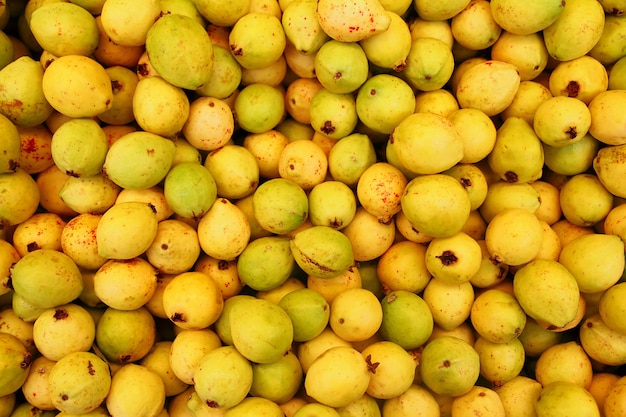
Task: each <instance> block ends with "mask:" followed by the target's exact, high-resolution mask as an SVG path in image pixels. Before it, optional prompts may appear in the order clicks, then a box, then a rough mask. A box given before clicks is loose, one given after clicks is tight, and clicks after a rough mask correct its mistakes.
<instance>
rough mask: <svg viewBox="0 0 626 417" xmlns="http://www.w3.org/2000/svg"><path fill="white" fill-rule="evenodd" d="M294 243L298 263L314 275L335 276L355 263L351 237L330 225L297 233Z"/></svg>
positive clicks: (319, 276) (294, 255)
mask: <svg viewBox="0 0 626 417" xmlns="http://www.w3.org/2000/svg"><path fill="white" fill-rule="evenodd" d="M290 244H291V252H292V254H293V257H294V259H295V260H296V263H297V264H298V266H300V268H302V270H303V271H304V272H305V273H306V274H308V275H311V276H314V277H318V278H333V277H336V276H339V275H340V274H342V273H344V272H346V271H347V270H348V268H350V267H351V266H352V265H353V264H354V255H353V252H352V243H351V242H350V239H348V237H347V236H346V235H344V234H343V233H341V232H340V231H338V230H336V229H333V228H331V227H328V226H313V227H310V228H308V229H305V230H303V231H301V232H299V233H297V234H296V236H295V237H294V238H293V239H292V240H291V241H290Z"/></svg>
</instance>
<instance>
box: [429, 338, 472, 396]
mask: <svg viewBox="0 0 626 417" xmlns="http://www.w3.org/2000/svg"><path fill="white" fill-rule="evenodd" d="M420 375H421V377H422V381H423V382H424V384H425V385H426V386H427V387H428V388H429V389H430V390H432V391H433V392H435V393H437V394H440V395H452V396H459V395H463V394H465V393H467V392H469V391H470V390H471V389H472V387H473V386H474V385H475V384H476V381H477V380H478V377H479V375H480V360H479V356H478V353H477V352H476V351H475V350H474V348H473V347H472V346H471V345H470V344H468V343H467V342H465V341H463V340H462V339H459V338H457V337H453V336H441V337H437V338H435V339H433V340H431V341H430V342H428V343H427V344H426V346H425V347H424V350H423V351H422V357H421V360H420Z"/></svg>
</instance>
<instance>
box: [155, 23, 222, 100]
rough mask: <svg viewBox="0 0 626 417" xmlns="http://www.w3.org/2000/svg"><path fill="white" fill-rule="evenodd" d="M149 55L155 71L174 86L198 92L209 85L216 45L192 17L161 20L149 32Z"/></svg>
mask: <svg viewBox="0 0 626 417" xmlns="http://www.w3.org/2000/svg"><path fill="white" fill-rule="evenodd" d="M146 51H147V52H148V55H149V56H150V63H151V64H152V66H153V67H154V69H155V71H156V72H157V73H158V74H159V75H160V76H161V77H163V78H164V79H165V80H166V81H168V82H169V83H171V84H172V85H175V86H177V87H180V88H185V89H189V90H196V89H198V88H200V87H202V86H203V85H204V84H206V83H207V82H208V81H209V78H210V76H211V68H212V66H213V43H212V42H211V39H210V38H209V35H208V33H207V31H206V30H205V29H204V28H203V27H202V25H201V24H200V23H198V21H197V20H196V19H194V18H192V17H189V16H185V15H180V14H166V15H164V16H161V17H160V18H159V19H158V20H157V21H156V22H155V23H154V24H153V25H152V27H151V28H150V30H148V34H147V36H146Z"/></svg>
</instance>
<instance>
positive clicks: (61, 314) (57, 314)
mask: <svg viewBox="0 0 626 417" xmlns="http://www.w3.org/2000/svg"><path fill="white" fill-rule="evenodd" d="M68 316H69V314H67V310H66V309H64V308H57V309H56V310H54V316H53V317H54V319H55V320H63V319H66V318H67V317H68Z"/></svg>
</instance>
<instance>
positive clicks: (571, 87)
mask: <svg viewBox="0 0 626 417" xmlns="http://www.w3.org/2000/svg"><path fill="white" fill-rule="evenodd" d="M563 92H564V93H566V94H567V96H568V97H578V93H579V92H580V84H578V82H576V81H570V82H569V83H567V86H566V87H565V89H564V90H563Z"/></svg>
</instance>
